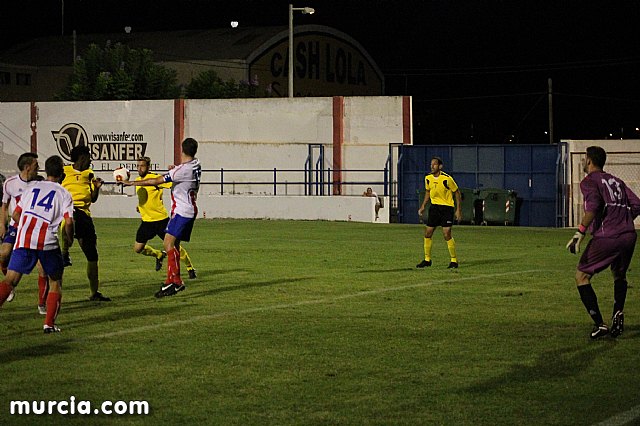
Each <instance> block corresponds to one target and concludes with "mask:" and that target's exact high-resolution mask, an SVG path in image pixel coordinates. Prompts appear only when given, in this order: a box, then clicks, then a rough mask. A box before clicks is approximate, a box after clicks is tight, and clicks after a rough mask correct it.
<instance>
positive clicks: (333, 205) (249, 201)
mask: <svg viewBox="0 0 640 426" xmlns="http://www.w3.org/2000/svg"><path fill="white" fill-rule="evenodd" d="M167 195H168V194H167ZM167 198H169V197H167ZM383 199H384V206H385V208H382V209H380V212H379V218H378V220H376V218H375V216H376V214H375V199H374V198H370V197H358V196H353V197H349V196H325V197H321V196H312V197H304V196H234V195H206V196H203V197H200V198H199V199H198V217H200V218H206V219H214V218H231V219H291V220H330V221H331V220H338V221H353V222H370V223H389V209H388V208H387V207H386V206H388V205H389V197H383ZM137 203H138V198H137V197H135V196H133V195H110V194H102V195H100V198H99V199H98V201H97V202H96V203H95V204H93V205H92V206H91V213H92V216H93V217H98V218H101V217H105V218H138V217H140V216H139V214H138V213H137V212H136V205H137ZM165 205H166V206H167V210H168V209H169V208H170V206H169V201H168V199H167V200H165Z"/></svg>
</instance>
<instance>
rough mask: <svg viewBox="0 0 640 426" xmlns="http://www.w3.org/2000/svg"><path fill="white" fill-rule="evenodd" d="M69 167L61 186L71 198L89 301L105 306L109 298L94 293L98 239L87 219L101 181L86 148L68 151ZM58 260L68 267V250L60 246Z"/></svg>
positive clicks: (75, 148) (79, 147) (89, 220)
mask: <svg viewBox="0 0 640 426" xmlns="http://www.w3.org/2000/svg"><path fill="white" fill-rule="evenodd" d="M71 161H73V164H72V165H69V166H64V176H65V177H64V180H63V181H62V186H63V187H64V188H66V190H67V191H69V192H70V193H71V197H72V198H73V220H74V222H75V225H76V229H75V238H76V240H78V244H79V245H80V248H81V249H82V252H83V253H84V255H85V257H86V258H87V278H89V287H90V288H91V296H90V297H89V300H94V301H99V302H109V301H111V299H110V298H108V297H106V296H103V295H102V293H100V292H99V291H98V289H99V287H100V280H99V278H98V237H97V236H96V228H95V227H94V225H93V220H92V219H91V210H90V207H91V204H92V203H95V202H96V201H97V200H98V195H100V187H101V186H102V179H100V178H96V177H95V175H94V174H93V170H91V169H90V166H91V152H90V151H89V147H88V146H86V145H78V146H76V147H74V148H73V149H72V150H71ZM62 256H63V259H64V265H65V266H70V265H71V259H70V257H69V247H68V246H67V245H66V244H63V247H62Z"/></svg>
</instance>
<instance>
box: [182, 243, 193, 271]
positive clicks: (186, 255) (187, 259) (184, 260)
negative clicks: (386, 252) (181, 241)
mask: <svg viewBox="0 0 640 426" xmlns="http://www.w3.org/2000/svg"><path fill="white" fill-rule="evenodd" d="M180 260H181V261H182V263H184V265H185V266H186V267H187V269H193V264H192V263H191V258H190V257H189V253H187V251H186V250H185V249H184V247H182V246H180Z"/></svg>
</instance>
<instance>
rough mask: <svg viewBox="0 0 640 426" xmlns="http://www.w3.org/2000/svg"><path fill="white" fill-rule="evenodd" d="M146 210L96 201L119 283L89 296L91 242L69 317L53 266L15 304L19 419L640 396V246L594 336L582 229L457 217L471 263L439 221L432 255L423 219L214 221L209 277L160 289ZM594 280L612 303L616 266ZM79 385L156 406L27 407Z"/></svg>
mask: <svg viewBox="0 0 640 426" xmlns="http://www.w3.org/2000/svg"><path fill="white" fill-rule="evenodd" d="M137 226H138V221H137V220H128V219H108V220H107V219H97V220H96V227H97V232H98V245H99V252H100V256H101V258H100V268H101V269H100V277H101V283H102V284H101V285H102V291H103V293H104V294H106V295H108V296H110V297H112V298H113V302H111V303H99V302H89V301H88V300H87V298H88V296H89V288H88V284H87V280H86V277H85V269H86V262H85V260H84V256H83V255H82V253H81V251H80V249H79V247H78V246H77V245H74V247H72V249H71V256H72V259H73V262H74V263H73V266H72V267H70V268H67V269H66V270H65V277H64V284H63V289H64V295H63V301H62V309H61V313H60V315H59V318H58V325H59V326H60V327H61V328H62V332H61V333H58V334H55V335H44V334H43V333H42V319H43V317H42V316H40V315H38V313H37V309H36V304H37V285H36V277H35V274H32V275H30V276H25V277H24V278H23V280H22V282H21V283H20V286H19V287H18V291H17V297H16V299H15V300H14V301H13V302H11V303H5V305H4V306H3V307H2V308H1V309H0V342H1V346H0V368H1V370H2V373H1V374H0V424H24V425H27V424H28V425H31V424H65V425H68V424H82V425H84V424H112V423H116V424H154V425H159V424H167V425H173V424H211V425H213V424H220V425H222V424H225V425H226V424H237V425H246V424H252V425H264V424H273V425H303V424H304V425H335V424H352V425H361V424H376V425H390V424H425V425H435V424H443V425H444V424H447V425H448V424H462V425H514V424H522V425H525V424H545V425H590V424H594V423H597V422H600V421H603V420H606V419H610V418H612V417H614V416H616V415H619V414H620V413H624V412H628V411H629V410H635V411H636V412H637V411H638V405H639V404H640V399H639V398H638V395H640V380H639V379H640V374H639V373H638V365H637V364H638V363H637V360H638V349H639V348H640V345H639V341H640V340H639V338H640V300H639V298H638V288H639V286H640V274H639V271H640V268H638V260H637V256H636V258H635V259H634V261H633V263H632V268H631V271H630V274H629V282H630V288H629V293H628V296H627V306H626V309H625V312H626V329H625V332H624V334H623V335H622V336H621V337H620V338H618V339H617V340H615V339H612V338H604V339H602V340H599V341H590V339H589V338H588V333H589V331H590V330H591V323H590V319H589V317H588V315H587V313H586V312H585V310H584V308H583V306H582V304H581V302H580V299H579V296H578V292H577V291H576V289H575V285H574V282H573V277H574V271H575V265H576V263H577V257H576V256H574V255H571V254H569V253H568V252H567V251H566V250H565V249H564V245H565V243H566V241H567V240H568V239H569V238H570V237H571V236H572V235H573V231H571V230H562V229H539V228H518V227H471V226H468V227H463V226H459V227H455V228H454V230H453V235H454V238H455V239H456V242H457V247H458V258H459V262H460V268H459V269H458V270H448V269H447V268H446V267H447V265H448V263H449V257H448V252H447V249H446V244H445V242H444V241H443V238H442V234H441V232H440V230H437V231H436V234H435V237H434V243H433V266H432V267H431V268H426V269H424V270H418V269H416V268H415V264H416V263H418V262H419V261H420V260H421V257H422V235H423V227H422V226H418V225H397V224H391V225H381V224H361V223H348V222H306V221H298V222H296V221H268V220H264V221H243V220H199V221H198V222H197V223H196V226H195V231H194V236H193V238H192V242H190V243H186V244H185V247H186V248H187V250H188V251H189V253H190V255H191V257H192V259H193V261H194V264H195V266H196V268H197V271H198V278H197V279H196V280H185V282H186V284H187V290H186V291H184V292H182V293H179V294H178V295H176V296H174V297H168V298H164V299H155V298H154V297H153V294H154V293H155V291H157V290H158V288H159V287H160V284H161V283H162V281H163V279H164V276H165V270H164V269H163V270H162V271H161V272H155V271H154V259H152V258H150V257H144V256H142V255H137V254H135V253H133V250H132V247H133V242H134V238H135V231H136V229H137ZM152 244H153V245H154V246H155V247H160V245H161V242H160V240H155V241H153V242H152ZM183 275H184V268H183ZM593 283H594V288H595V290H596V293H597V294H598V296H599V302H600V307H601V310H602V312H603V316H604V317H605V318H607V319H608V318H610V316H611V309H612V303H613V300H612V299H613V285H612V280H611V276H610V273H609V272H604V273H602V274H600V275H599V276H597V277H596V278H595V279H594V280H593ZM72 396H73V397H75V399H76V401H80V400H90V401H92V402H93V403H95V404H96V405H98V404H100V403H101V402H102V401H130V400H136V401H139V400H146V401H148V402H149V405H150V408H151V411H150V413H149V415H146V416H143V415H111V416H107V415H98V416H93V415H90V416H82V415H74V416H72V415H66V416H64V415H61V414H53V415H50V416H35V415H29V416H24V415H23V416H15V415H14V416H11V415H10V414H9V402H10V401H11V400H28V401H31V400H37V401H40V400H45V401H48V400H56V401H63V400H67V401H68V400H69V399H70V398H71V397H72ZM633 420H634V421H640V420H639V419H638V418H637V416H636V417H635V419H633Z"/></svg>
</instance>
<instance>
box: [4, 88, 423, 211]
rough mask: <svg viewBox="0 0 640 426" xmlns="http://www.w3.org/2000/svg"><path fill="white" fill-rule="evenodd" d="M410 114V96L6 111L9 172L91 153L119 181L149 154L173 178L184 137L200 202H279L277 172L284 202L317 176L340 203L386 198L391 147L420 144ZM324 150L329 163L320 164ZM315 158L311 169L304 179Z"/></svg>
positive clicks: (9, 106) (100, 171) (20, 106)
mask: <svg viewBox="0 0 640 426" xmlns="http://www.w3.org/2000/svg"><path fill="white" fill-rule="evenodd" d="M410 106H411V101H410V98H409V97H382V96H379V97H341V96H337V97H324V98H321V97H317V98H294V99H288V98H284V99H283V98H269V99H212V100H176V101H174V100H157V101H108V102H38V103H28V102H22V103H0V151H1V153H2V155H1V156H0V173H3V174H4V175H11V174H15V173H16V161H17V158H18V156H19V155H20V154H21V153H23V152H27V151H35V152H37V153H38V154H39V155H40V156H41V158H46V157H49V156H51V155H53V154H58V155H61V156H62V157H63V158H64V160H65V162H66V163H69V162H70V157H69V152H70V150H71V148H72V147H73V146H75V145H77V144H88V145H89V146H90V149H91V151H92V164H93V169H94V171H95V172H96V175H97V176H99V177H102V178H103V179H105V180H106V181H111V180H113V179H112V178H111V171H112V170H113V169H115V168H117V167H122V166H124V167H128V168H129V169H132V170H135V167H136V158H138V157H139V156H141V155H146V156H149V157H151V159H152V166H151V169H152V170H157V171H163V170H166V169H167V166H168V165H170V164H174V162H175V160H176V158H178V159H179V146H180V141H181V140H182V138H183V137H194V138H196V139H197V140H198V141H199V142H200V149H199V152H198V157H199V158H200V160H201V162H202V165H203V183H204V184H203V185H202V187H201V193H200V198H201V200H204V198H205V197H207V196H218V195H229V194H234V195H247V196H255V195H260V196H265V197H270V196H273V195H275V191H276V189H274V185H273V184H272V183H271V182H272V176H273V174H274V172H273V169H274V168H275V169H277V170H278V179H279V182H281V184H280V185H278V186H276V188H277V195H278V197H280V195H285V196H294V195H304V194H305V189H308V188H309V186H306V185H305V184H304V181H305V179H306V178H307V177H309V176H311V181H312V183H315V182H316V181H315V180H317V179H318V173H320V174H322V176H323V177H324V181H325V182H332V181H333V183H334V185H333V186H332V187H331V189H332V190H333V192H332V193H333V194H334V195H354V196H359V195H361V194H362V192H363V191H364V189H365V188H366V187H367V186H371V187H372V188H373V190H374V191H376V192H377V193H379V194H383V193H384V187H383V182H384V174H383V169H384V167H385V165H386V162H387V158H388V155H389V152H390V145H389V144H390V143H394V144H399V143H400V144H411V143H412V135H411V124H410V123H411V108H410ZM320 146H321V147H323V149H324V159H323V161H322V164H317V163H316V161H317V160H318V158H319V155H320V150H319V147H320ZM310 153H311V154H312V155H313V156H314V157H313V161H312V162H311V166H310V169H311V170H310V173H304V169H305V162H306V161H307V159H308V156H309V154H310ZM390 165H391V167H395V164H394V162H391V164H390ZM221 169H224V186H222V185H219V181H221V180H222V173H221V172H220V170H221ZM249 170H250V171H249ZM258 170H262V171H261V172H259V171H258ZM393 172H395V170H393ZM394 175H396V176H397V173H394ZM280 180H281V181H280ZM256 181H259V182H265V183H263V184H257V183H255V182H256ZM252 182H253V183H252ZM104 192H106V193H112V194H115V193H117V192H118V191H117V188H114V187H111V188H108V187H105V189H104ZM324 193H325V194H327V195H328V193H329V192H328V190H327V191H326V192H324ZM278 200H280V198H278ZM320 204H321V205H318V208H322V207H323V205H322V203H320ZM212 211H214V210H212ZM368 214H369V213H368V212H367V213H365V215H368ZM342 216H344V215H342ZM342 216H340V217H342Z"/></svg>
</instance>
